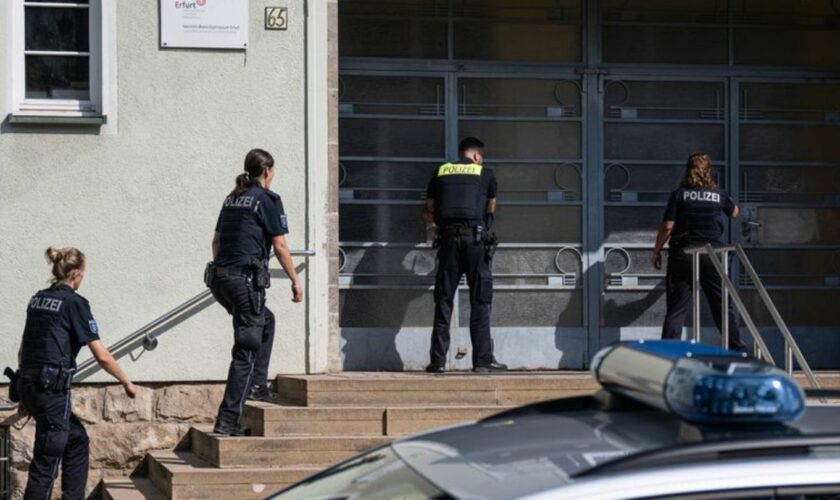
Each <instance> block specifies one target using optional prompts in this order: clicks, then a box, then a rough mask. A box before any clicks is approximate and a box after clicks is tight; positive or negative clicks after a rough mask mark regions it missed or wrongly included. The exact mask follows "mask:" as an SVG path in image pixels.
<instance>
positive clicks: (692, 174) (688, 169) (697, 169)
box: [682, 153, 717, 188]
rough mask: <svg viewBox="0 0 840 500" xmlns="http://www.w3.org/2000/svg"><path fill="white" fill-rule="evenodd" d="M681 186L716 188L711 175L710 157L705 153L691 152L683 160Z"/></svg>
mask: <svg viewBox="0 0 840 500" xmlns="http://www.w3.org/2000/svg"><path fill="white" fill-rule="evenodd" d="M682 187H692V188H703V187H705V188H716V187H717V182H715V179H714V178H713V177H712V158H711V157H710V156H709V155H708V154H706V153H691V154H690V155H689V156H688V160H687V161H686V162H685V174H684V175H683V179H682Z"/></svg>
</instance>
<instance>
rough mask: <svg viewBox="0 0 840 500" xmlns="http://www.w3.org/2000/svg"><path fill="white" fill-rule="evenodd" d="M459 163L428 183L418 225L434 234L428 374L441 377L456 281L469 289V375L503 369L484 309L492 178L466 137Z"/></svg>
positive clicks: (479, 150)
mask: <svg viewBox="0 0 840 500" xmlns="http://www.w3.org/2000/svg"><path fill="white" fill-rule="evenodd" d="M458 155H459V156H460V160H459V161H458V162H457V163H445V164H443V165H441V166H440V167H439V168H438V169H437V171H436V172H435V174H434V175H433V176H432V179H431V181H429V187H428V190H427V192H426V209H425V211H424V212H423V222H424V223H425V225H426V230H427V231H429V230H432V229H434V228H437V230H438V239H437V240H436V243H437V245H438V253H437V261H438V269H437V275H436V277H435V322H434V328H433V329H432V345H431V349H430V358H431V359H430V362H429V365H428V366H427V367H426V371H427V372H429V373H443V371H444V369H445V365H446V353H447V351H448V350H449V322H450V319H451V317H452V305H453V300H454V298H455V293H456V292H457V289H458V283H459V282H460V281H461V275H463V274H466V275H467V283H468V284H469V287H470V339H471V340H472V347H473V355H472V361H473V371H474V372H485V373H486V372H498V371H505V370H507V366H505V365H503V364H501V363H499V362H497V361H496V359H495V357H494V356H493V340H492V338H491V337H490V304H491V302H492V300H493V275H492V271H491V270H490V260H491V258H492V248H493V246H492V244H489V239H490V233H489V229H490V227H491V226H492V224H493V215H494V213H495V211H496V177H495V176H494V175H493V170H491V169H489V168H486V167H484V166H482V162H483V160H484V144H483V143H482V142H481V141H480V140H478V139H476V138H474V137H467V138H466V139H464V140H462V141H461V143H460V144H459V145H458Z"/></svg>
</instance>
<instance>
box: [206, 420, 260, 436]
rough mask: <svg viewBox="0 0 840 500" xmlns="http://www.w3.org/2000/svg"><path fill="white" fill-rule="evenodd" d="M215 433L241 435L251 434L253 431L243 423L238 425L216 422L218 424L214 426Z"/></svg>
mask: <svg viewBox="0 0 840 500" xmlns="http://www.w3.org/2000/svg"><path fill="white" fill-rule="evenodd" d="M213 433H214V434H222V435H224V436H231V437H241V436H249V435H250V434H251V431H250V430H249V429H248V428H246V427H243V426H241V425H236V424H232V425H225V424H221V423H218V422H216V426H215V427H213Z"/></svg>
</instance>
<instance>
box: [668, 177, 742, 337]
mask: <svg viewBox="0 0 840 500" xmlns="http://www.w3.org/2000/svg"><path fill="white" fill-rule="evenodd" d="M734 211H735V202H734V201H732V198H731V197H730V196H729V195H728V194H727V193H726V191H724V190H722V189H712V188H690V187H681V188H679V189H677V190H676V191H674V192H672V193H671V197H670V198H669V200H668V207H667V208H666V209H665V216H664V220H667V221H674V229H673V231H672V232H671V240H670V244H669V247H668V248H669V250H668V267H667V275H666V278H665V286H666V292H667V312H666V315H665V324H664V325H663V327H662V338H664V339H678V338H680V336H681V334H682V328H683V325H684V324H685V319H686V316H687V315H688V311H689V310H690V309H691V273H692V263H691V255H688V254H686V253H685V249H686V248H688V247H692V246H700V245H705V244H707V243H711V244H712V245H720V244H721V237H722V236H723V231H724V227H725V223H724V216H725V217H732V214H733V213H734ZM700 286H701V287H702V288H703V292H704V293H705V295H706V299H707V300H708V301H709V305H710V307H711V309H712V316H713V317H714V321H715V325H717V327H718V329H720V328H721V325H722V324H723V323H722V318H721V300H722V299H721V279H720V276H719V275H718V273H717V271H716V270H715V268H714V266H713V265H712V262H711V261H710V260H709V257H708V256H706V255H701V256H700ZM727 321H729V347H730V348H733V349H741V350H743V349H744V344H743V342H741V338H740V335H739V333H738V318H737V317H736V316H735V313H734V311H733V310H732V307H731V304H730V307H729V314H728V318H727Z"/></svg>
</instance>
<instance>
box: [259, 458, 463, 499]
mask: <svg viewBox="0 0 840 500" xmlns="http://www.w3.org/2000/svg"><path fill="white" fill-rule="evenodd" d="M271 498H272V499H276V500H290V499H298V498H299V499H308V500H309V499H322V500H326V499H329V500H344V499H347V500H350V499H361V498H364V499H373V500H391V499H400V500H415V499H416V500H421V499H427V498H431V499H440V500H444V499H450V498H452V497H451V496H449V495H448V494H446V493H445V492H443V491H441V490H439V489H438V488H436V487H435V486H434V485H433V484H431V483H430V482H428V481H427V480H425V479H424V478H423V477H421V476H420V475H418V474H417V473H415V472H414V471H413V470H412V469H411V468H409V467H408V466H407V465H406V464H405V463H404V462H403V461H402V460H400V459H399V457H397V455H396V454H395V453H394V451H393V449H392V448H391V447H390V446H385V447H383V448H378V449H376V450H373V451H370V452H368V453H366V454H364V455H362V456H359V457H356V458H354V459H352V460H349V461H347V462H344V463H341V464H338V465H336V466H335V467H333V468H331V469H328V470H326V471H324V472H322V473H320V474H317V475H315V476H313V477H312V478H311V479H308V480H305V481H303V482H301V483H299V484H298V485H296V486H294V487H292V488H289V489H288V490H285V491H281V492H280V493H278V494H277V495H275V496H273V497H271Z"/></svg>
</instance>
